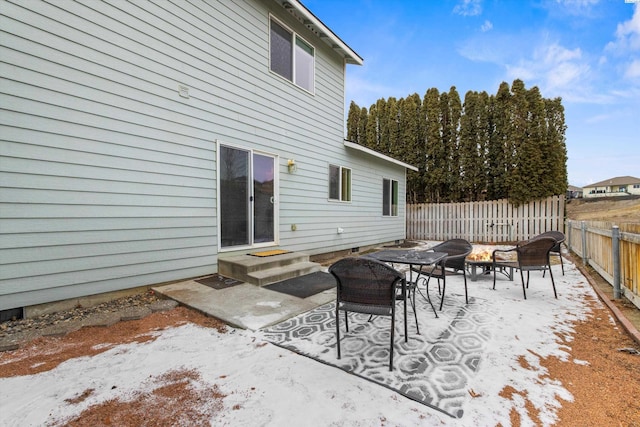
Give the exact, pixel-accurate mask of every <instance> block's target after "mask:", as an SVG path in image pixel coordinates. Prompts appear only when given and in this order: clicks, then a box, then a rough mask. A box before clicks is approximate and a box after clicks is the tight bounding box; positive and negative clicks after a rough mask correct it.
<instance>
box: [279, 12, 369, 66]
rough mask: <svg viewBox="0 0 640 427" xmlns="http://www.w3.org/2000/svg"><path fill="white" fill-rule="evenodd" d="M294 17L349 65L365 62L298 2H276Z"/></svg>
mask: <svg viewBox="0 0 640 427" xmlns="http://www.w3.org/2000/svg"><path fill="white" fill-rule="evenodd" d="M275 1H276V3H278V4H280V5H281V6H282V7H283V8H284V9H285V10H287V11H288V12H289V13H290V14H291V15H292V16H293V17H295V18H296V19H297V20H298V21H300V22H301V23H302V24H303V25H304V26H305V27H307V28H308V29H309V30H310V31H311V32H313V33H314V34H315V35H316V36H318V38H320V40H322V41H323V42H325V43H326V44H327V45H329V46H330V47H331V48H332V49H333V50H335V51H336V52H338V53H339V54H340V55H342V56H343V57H344V58H345V61H346V62H347V63H348V64H354V65H362V64H363V63H364V60H363V59H362V58H361V57H360V55H358V54H357V53H356V52H355V51H354V50H353V49H351V48H350V47H349V46H348V45H347V44H346V43H345V42H343V41H342V40H341V39H340V37H338V36H337V35H336V34H335V33H334V32H333V31H331V29H330V28H329V27H327V26H326V25H325V24H324V23H323V22H322V21H321V20H320V19H318V18H317V17H316V16H315V15H314V14H313V13H312V12H311V11H310V10H309V9H307V8H306V7H305V6H304V5H303V4H302V3H300V1H298V0H275Z"/></svg>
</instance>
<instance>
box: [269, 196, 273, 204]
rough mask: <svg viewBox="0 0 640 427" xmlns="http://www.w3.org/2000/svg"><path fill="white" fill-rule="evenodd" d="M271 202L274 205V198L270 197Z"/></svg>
mask: <svg viewBox="0 0 640 427" xmlns="http://www.w3.org/2000/svg"><path fill="white" fill-rule="evenodd" d="M269 201H270V202H271V204H273V202H274V198H273V196H271V197H269Z"/></svg>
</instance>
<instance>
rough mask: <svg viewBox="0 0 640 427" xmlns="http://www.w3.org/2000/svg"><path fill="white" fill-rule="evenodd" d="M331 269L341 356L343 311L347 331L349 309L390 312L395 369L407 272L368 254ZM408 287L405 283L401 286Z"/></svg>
mask: <svg viewBox="0 0 640 427" xmlns="http://www.w3.org/2000/svg"><path fill="white" fill-rule="evenodd" d="M329 272H330V273H331V274H332V275H333V276H334V277H335V279H336V282H337V293H336V294H337V296H336V341H337V347H338V359H340V357H341V353H340V311H344V313H345V316H344V319H345V326H346V330H347V332H348V331H349V321H348V317H347V313H348V312H350V311H351V312H355V313H364V314H371V315H375V316H389V317H391V342H390V348H389V370H393V343H394V337H395V334H394V332H395V306H396V298H397V291H398V286H401V285H402V284H403V282H404V281H405V275H404V274H403V273H400V272H399V271H397V270H395V269H394V268H392V267H390V266H388V265H386V264H384V263H382V262H380V261H376V260H374V259H370V258H364V257H354V258H344V259H341V260H339V261H337V262H336V263H334V264H333V265H331V267H329ZM404 288H405V287H404V286H402V288H401V289H404ZM405 322H406V316H405ZM405 329H406V328H405ZM405 338H406V337H405Z"/></svg>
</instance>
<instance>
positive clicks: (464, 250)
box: [413, 239, 473, 311]
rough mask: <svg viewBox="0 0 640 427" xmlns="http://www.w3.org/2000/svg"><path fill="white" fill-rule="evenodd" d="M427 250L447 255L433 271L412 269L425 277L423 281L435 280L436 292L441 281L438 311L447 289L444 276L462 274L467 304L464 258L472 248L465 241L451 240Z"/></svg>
mask: <svg viewBox="0 0 640 427" xmlns="http://www.w3.org/2000/svg"><path fill="white" fill-rule="evenodd" d="M429 249H430V250H433V251H435V252H445V253H446V254H447V257H446V258H445V259H444V260H442V262H441V263H440V265H439V266H438V267H436V268H435V269H433V271H429V270H427V269H424V268H421V269H418V268H413V271H415V272H417V273H419V274H420V276H425V279H428V278H429V277H433V278H435V279H437V280H438V292H440V279H442V292H441V294H442V297H441V299H440V311H442V306H443V304H444V293H445V290H446V287H447V280H446V276H448V275H449V276H450V275H452V274H462V276H463V277H464V299H465V302H466V303H467V304H469V296H468V292H467V273H466V269H465V258H466V257H467V255H469V254H470V253H471V251H472V250H473V246H471V243H469V242H468V241H467V240H465V239H451V240H447V241H444V242H442V243H440V244H438V245H436V246H434V247H432V248H429ZM420 276H418V279H420ZM427 283H428V281H427Z"/></svg>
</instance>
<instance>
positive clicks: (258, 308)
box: [153, 280, 336, 331]
mask: <svg viewBox="0 0 640 427" xmlns="http://www.w3.org/2000/svg"><path fill="white" fill-rule="evenodd" d="M153 290H154V291H155V292H157V293H159V294H161V295H164V296H165V297H167V298H171V299H173V300H175V301H178V302H179V303H180V304H183V305H185V306H187V307H190V308H193V309H195V310H198V311H200V312H202V313H205V314H207V315H209V316H212V317H215V318H217V319H220V320H222V321H223V322H225V323H227V324H229V325H231V326H233V327H237V328H242V329H249V330H253V331H255V330H258V329H262V328H265V327H267V326H271V325H274V324H276V323H280V322H282V321H283V320H286V319H289V318H291V317H294V316H296V315H298V314H300V313H304V312H306V311H309V310H312V309H314V308H316V307H318V306H321V305H323V304H326V303H328V302H330V301H334V300H335V298H336V293H335V289H330V290H328V291H324V292H320V293H318V294H316V295H313V296H310V297H308V298H304V299H303V298H297V297H294V296H290V295H287V294H284V293H281V292H276V291H271V290H268V289H265V288H262V287H260V286H256V285H252V284H249V283H243V284H240V285H236V286H232V287H230V288H226V289H220V290H216V289H213V288H210V287H208V286H205V285H202V284H200V283H198V282H196V281H194V280H189V281H185V282H179V283H173V284H170V285H164V286H159V287H155V288H153Z"/></svg>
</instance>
